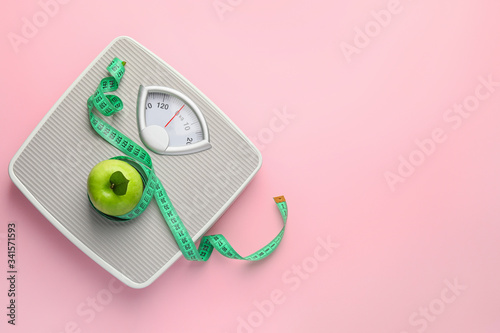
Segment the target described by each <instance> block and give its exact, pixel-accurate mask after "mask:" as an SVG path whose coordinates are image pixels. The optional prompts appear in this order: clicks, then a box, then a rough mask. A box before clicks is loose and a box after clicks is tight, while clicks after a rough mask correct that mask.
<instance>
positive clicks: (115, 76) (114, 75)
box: [87, 58, 288, 261]
mask: <svg viewBox="0 0 500 333" xmlns="http://www.w3.org/2000/svg"><path fill="white" fill-rule="evenodd" d="M124 65H125V62H122V61H121V60H120V59H118V58H115V59H113V61H112V62H111V64H110V65H109V66H108V67H107V70H108V72H109V73H110V74H111V76H110V77H106V78H104V79H102V80H101V82H100V83H99V86H98V87H97V89H96V91H95V93H94V94H92V95H91V96H90V97H89V99H88V100H87V108H88V111H89V120H90V124H91V126H92V128H93V129H94V130H95V131H96V132H97V133H98V134H99V135H100V136H101V137H103V138H104V139H105V140H106V141H107V142H109V143H110V144H111V145H113V146H114V147H116V148H118V149H119V150H120V151H121V152H122V153H124V154H125V155H127V156H128V157H127V156H117V157H113V158H112V159H118V160H123V161H126V162H128V163H129V164H131V165H132V166H134V167H135V168H136V169H137V171H139V173H140V175H141V177H142V180H143V183H144V191H143V193H142V197H141V200H140V201H139V203H138V204H137V205H136V207H135V208H134V209H132V210H131V211H130V212H129V213H127V214H125V215H121V216H109V215H106V214H104V213H102V212H100V211H99V210H97V209H96V211H97V212H99V214H101V215H102V216H104V217H106V218H108V219H112V220H115V221H128V220H131V219H134V218H136V217H137V216H139V215H141V214H142V213H143V212H144V211H145V210H146V208H147V207H148V205H149V204H150V202H151V200H152V199H153V198H155V200H156V203H157V204H158V207H159V208H160V211H161V214H162V215H163V218H164V219H165V222H166V223H167V225H168V227H169V228H170V231H171V232H172V235H173V236H174V238H175V241H176V243H177V245H178V246H179V248H180V250H181V252H182V254H183V255H184V257H185V258H186V259H188V260H194V261H207V260H208V258H210V255H211V254H212V252H213V249H214V248H215V249H216V250H217V251H219V252H220V253H221V254H222V255H223V256H225V257H228V258H233V259H240V260H250V261H257V260H261V259H264V258H265V257H267V256H268V255H270V254H271V253H272V252H273V251H274V250H275V249H276V248H277V247H278V245H279V243H280V242H281V239H282V238H283V234H284V233H285V226H286V221H287V218H288V207H287V204H286V201H285V197H283V196H279V197H275V198H274V201H275V203H276V205H277V206H278V209H279V211H280V213H281V217H282V218H283V228H282V229H281V231H280V232H279V233H278V235H277V236H276V237H274V239H273V240H272V241H271V242H269V244H267V245H266V246H264V247H263V248H261V249H260V250H258V251H256V252H254V253H253V254H250V255H248V256H246V257H242V256H241V255H239V254H238V252H236V251H235V250H234V248H233V247H232V246H231V245H230V244H229V242H228V241H227V239H226V238H225V237H224V236H223V235H220V234H219V235H211V236H204V237H203V238H202V239H201V241H200V246H199V247H198V249H197V248H196V246H195V244H194V242H193V240H192V238H191V237H190V236H189V233H188V231H187V230H186V227H185V226H184V224H183V223H182V221H181V219H180V217H179V215H178V214H177V212H176V210H175V208H174V206H173V205H172V202H171V201H170V199H169V197H168V195H167V192H166V191H165V188H164V187H163V184H162V183H161V181H160V180H159V179H158V177H157V176H156V175H155V172H154V168H153V163H152V161H151V157H150V156H149V154H148V152H147V151H146V150H144V149H143V148H142V147H141V146H140V145H138V144H137V143H135V142H134V141H133V140H131V139H129V138H128V137H127V136H126V135H124V134H122V133H121V132H120V131H118V130H117V129H115V128H114V127H113V126H111V125H109V124H108V123H106V122H105V121H103V120H102V119H101V118H99V117H98V116H96V115H95V114H94V109H96V110H97V111H99V112H100V113H101V114H102V115H104V116H110V115H112V114H114V113H116V112H118V111H120V110H122V109H123V102H122V100H121V99H120V98H119V97H118V96H115V95H111V94H106V93H108V92H113V91H115V90H117V89H118V86H119V84H120V81H121V79H122V78H123V75H124V74H125V67H124ZM89 201H90V200H89ZM91 205H92V203H91ZM94 208H95V207H94Z"/></svg>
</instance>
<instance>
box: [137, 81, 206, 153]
mask: <svg viewBox="0 0 500 333" xmlns="http://www.w3.org/2000/svg"><path fill="white" fill-rule="evenodd" d="M137 123H138V126H139V134H140V137H141V140H142V142H143V143H144V145H145V146H146V147H148V148H149V149H150V150H152V151H153V152H155V153H158V154H164V155H183V154H191V153H197V152H199V151H202V150H205V149H209V148H210V147H211V144H210V142H209V136H208V127H207V124H206V122H205V118H204V117H203V114H202V113H201V111H200V110H199V109H198V107H197V106H196V104H194V102H193V101H191V99H189V98H188V97H187V96H186V95H184V94H182V93H181V92H179V91H177V90H174V89H171V88H167V87H160V86H148V87H144V86H142V85H141V86H140V88H139V96H138V98H137Z"/></svg>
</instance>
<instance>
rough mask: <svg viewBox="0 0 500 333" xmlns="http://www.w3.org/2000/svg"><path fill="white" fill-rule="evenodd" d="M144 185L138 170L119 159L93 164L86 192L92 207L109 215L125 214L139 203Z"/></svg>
mask: <svg viewBox="0 0 500 333" xmlns="http://www.w3.org/2000/svg"><path fill="white" fill-rule="evenodd" d="M143 190H144V185H143V184H142V178H141V175H140V174H139V172H138V171H137V170H136V169H135V168H134V167H133V166H131V165H130V164H128V163H127V162H124V161H120V160H105V161H102V162H100V163H98V164H96V165H95V166H94V168H92V170H91V171H90V174H89V177H88V179H87V192H88V195H89V198H90V201H91V202H92V204H93V205H94V207H95V208H96V209H97V210H99V211H101V212H103V213H104V214H107V215H111V216H120V215H124V214H127V213H128V212H130V211H131V210H132V209H134V207H135V206H136V205H137V204H138V203H139V201H140V200H141V197H142V192H143Z"/></svg>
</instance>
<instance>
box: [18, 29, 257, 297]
mask: <svg viewBox="0 0 500 333" xmlns="http://www.w3.org/2000/svg"><path fill="white" fill-rule="evenodd" d="M115 57H117V58H119V59H121V60H123V61H124V62H126V74H125V75H124V77H123V79H122V80H121V83H120V87H119V89H118V90H117V91H115V92H114V95H116V96H118V97H119V98H120V99H121V100H122V101H123V105H124V108H123V110H121V111H120V112H119V113H117V114H114V115H112V116H110V117H106V121H107V122H108V123H109V124H110V125H112V126H113V127H114V128H116V129H118V130H119V131H120V132H121V133H123V134H125V135H126V136H128V137H129V138H130V139H132V140H133V141H135V142H136V143H139V144H141V145H142V146H143V147H144V148H145V149H146V150H147V151H148V152H149V155H150V156H151V159H152V162H153V164H154V168H155V173H156V176H157V177H158V178H159V179H160V180H161V182H162V183H163V185H164V187H165V190H166V192H167V193H168V196H169V197H170V200H171V202H172V204H173V205H174V207H175V209H176V210H177V213H178V214H179V217H180V218H181V220H182V221H183V223H184V225H185V227H186V229H187V231H188V232H189V234H190V235H191V236H192V238H193V240H194V241H197V240H199V239H200V238H201V237H202V236H203V235H204V234H205V233H206V232H207V230H208V229H209V228H210V227H211V226H212V225H213V224H214V223H215V222H216V221H217V219H218V218H219V217H221V215H222V214H223V213H224V211H225V210H226V209H228V207H229V206H230V205H231V204H232V203H233V202H234V200H235V199H236V198H237V197H238V195H239V194H240V193H241V192H242V191H243V189H244V188H245V187H246V185H247V184H248V183H249V182H250V180H251V179H252V178H253V177H254V176H255V174H256V173H257V171H258V170H259V168H260V167H261V164H262V157H261V154H260V152H259V150H258V149H257V148H256V147H255V146H254V145H253V144H252V143H251V141H250V140H249V139H248V138H247V137H246V136H245V135H244V134H243V133H242V131H241V130H240V129H238V127H237V126H236V125H235V124H234V123H233V122H232V121H231V120H230V119H229V118H228V117H227V116H226V115H225V114H224V113H223V112H222V111H221V110H220V109H219V108H218V107H217V106H216V105H215V104H214V103H213V102H211V101H210V100H209V99H208V98H207V97H206V96H205V95H204V94H203V93H202V92H200V91H199V90H198V89H197V88H196V87H195V86H193V85H192V84H191V83H190V82H189V81H188V80H187V79H186V78H184V77H183V76H182V75H180V74H179V73H178V72H177V71H175V70H174V69H173V68H172V67H171V66H169V65H168V64H167V63H166V62H165V61H163V60H162V59H160V58H159V57H158V56H156V55H154V54H153V53H152V52H150V51H149V50H147V49H146V48H145V47H144V46H142V45H140V44H139V43H138V42H136V41H135V40H133V39H131V38H129V37H119V38H117V39H115V40H113V41H112V42H111V43H110V44H109V45H108V46H107V47H106V48H105V49H104V50H103V51H102V52H101V54H99V55H98V56H97V58H96V59H95V60H94V61H92V63H91V64H90V65H89V66H88V67H87V68H86V69H85V70H84V71H83V73H82V74H81V75H80V76H79V77H78V78H77V79H76V80H75V81H74V82H73V84H72V85H71V86H70V87H69V88H68V89H67V91H66V92H65V93H64V94H63V95H62V97H61V98H60V99H59V100H58V101H57V102H56V103H55V105H54V106H53V107H52V108H51V109H50V110H49V111H48V113H47V114H46V116H45V117H44V118H43V119H42V120H41V122H40V123H39V124H38V126H37V127H36V128H35V130H34V131H33V132H32V133H31V134H30V136H29V137H28V139H27V140H26V141H25V142H24V143H23V145H22V146H21V148H20V149H19V151H18V152H17V153H16V154H15V156H14V157H13V159H12V160H11V163H10V165H9V174H10V177H11V179H12V181H13V182H14V183H15V185H16V186H17V187H18V188H19V189H20V190H21V192H22V193H23V194H24V195H25V196H26V197H27V198H28V199H29V200H30V201H31V202H32V203H33V205H34V206H35V207H36V208H37V209H38V210H39V211H40V212H41V213H42V214H43V215H44V216H45V217H46V218H47V219H48V220H49V221H50V222H51V223H52V224H53V225H54V226H55V227H56V228H57V229H58V230H59V231H60V232H61V233H62V234H64V235H65V236H66V237H67V238H68V239H69V240H70V241H71V242H73V243H74V244H75V245H76V246H77V247H78V248H79V249H81V250H82V251H83V252H84V253H86V254H87V255H88V256H89V257H90V258H92V259H93V260H94V261H95V262H97V263H98V264H99V265H101V266H102V267H103V268H104V269H106V270H107V271H108V272H110V273H111V274H112V275H114V276H115V277H116V278H117V279H119V280H120V281H122V282H123V283H125V284H126V285H128V286H130V287H133V288H143V287H146V286H148V285H149V284H151V283H152V282H153V281H154V280H155V279H157V278H158V277H159V276H160V275H161V274H162V273H163V272H165V270H166V269H167V268H168V267H170V266H171V265H172V264H173V263H174V262H175V261H176V260H177V259H178V258H179V257H181V252H180V250H179V247H178V245H177V244H176V242H175V240H174V238H173V236H172V234H171V232H170V230H169V228H168V227H167V225H166V223H165V220H164V219H163V217H162V215H161V213H160V210H159V209H158V207H157V206H156V205H150V206H149V207H148V208H147V209H146V210H145V211H144V213H143V214H141V215H140V216H139V217H137V218H135V219H133V220H130V221H111V220H109V219H107V218H105V217H103V216H102V215H101V214H99V213H98V212H97V211H96V210H94V209H93V208H92V207H91V205H90V204H89V201H88V198H87V177H88V175H89V172H90V170H91V169H92V168H93V167H94V166H95V165H96V164H97V163H99V162H101V161H103V160H106V159H109V158H112V157H114V156H117V155H121V154H120V152H119V151H118V150H117V149H116V148H114V147H113V146H111V145H110V144H108V143H107V142H106V141H104V140H103V139H102V138H101V137H100V136H99V135H98V134H97V133H96V132H95V131H94V130H93V129H92V127H91V126H90V125H89V118H88V117H89V115H88V111H87V105H86V102H87V99H88V98H89V96H91V95H92V94H93V93H94V92H95V90H96V86H97V85H98V84H99V82H100V80H101V79H102V78H103V77H107V76H109V73H108V72H107V70H106V67H107V66H108V64H109V63H110V62H111V61H112V60H113V59H114V58H115ZM160 130H161V131H160ZM162 131H163V132H162ZM160 132H161V133H160Z"/></svg>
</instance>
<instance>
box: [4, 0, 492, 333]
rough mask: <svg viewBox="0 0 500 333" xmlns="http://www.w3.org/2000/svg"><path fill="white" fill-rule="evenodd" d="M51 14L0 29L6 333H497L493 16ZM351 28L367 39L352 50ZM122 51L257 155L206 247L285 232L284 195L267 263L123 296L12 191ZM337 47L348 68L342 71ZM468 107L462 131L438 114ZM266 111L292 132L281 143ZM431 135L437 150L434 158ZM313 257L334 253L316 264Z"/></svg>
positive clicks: (246, 5)
mask: <svg viewBox="0 0 500 333" xmlns="http://www.w3.org/2000/svg"><path fill="white" fill-rule="evenodd" d="M44 1H45V0H42V2H41V3H42V4H43V3H45V2H44ZM47 1H48V2H51V1H49V0H47ZM61 1H62V0H61ZM66 2H67V4H64V5H63V4H60V5H58V8H56V7H54V6H52V7H49V11H52V14H53V16H52V17H49V18H48V19H46V18H47V17H48V16H43V14H40V13H42V10H43V9H42V6H41V5H40V4H39V3H38V2H37V1H35V0H29V1H26V0H23V1H17V0H16V1H14V0H4V1H3V7H4V8H3V10H2V11H1V12H0V13H1V14H0V22H1V23H0V27H1V28H0V35H1V36H2V38H1V39H0V40H1V42H0V43H1V50H2V53H1V62H0V73H1V76H0V91H1V101H2V104H3V105H2V111H1V112H0V119H1V122H0V123H1V131H0V133H1V134H0V135H1V142H2V144H1V146H2V154H1V160H0V163H1V165H0V168H1V169H2V170H3V173H2V176H1V177H0V185H1V186H0V188H1V190H0V205H1V206H0V207H1V211H0V214H1V217H0V272H2V273H1V274H0V275H1V276H4V275H6V271H7V266H6V264H7V251H6V237H5V236H6V231H7V223H9V222H10V221H13V222H15V223H16V225H17V236H18V240H17V248H18V249H17V253H18V269H19V274H18V281H17V291H18V297H17V305H18V308H17V315H18V318H17V325H16V326H15V327H12V326H10V325H7V323H6V321H7V317H6V316H5V313H6V312H7V311H6V309H5V307H6V306H7V302H8V298H7V289H8V286H7V281H6V279H5V278H1V279H0V280H1V281H2V282H0V295H1V296H0V304H1V306H0V308H1V309H3V310H1V311H0V318H2V319H1V322H0V330H1V331H2V332H3V331H5V330H7V331H9V332H10V331H12V332H53V333H60V332H167V331H168V332H223V333H226V332H245V333H248V332H342V333H351V332H352V333H357V332H384V333H403V332H406V333H413V332H457V333H462V332H474V333H498V332H499V331H500V283H499V281H500V245H499V244H500V242H499V236H500V227H499V226H498V223H499V222H498V221H499V218H500V210H499V208H498V207H499V205H498V204H497V200H498V198H499V197H500V177H499V175H498V170H499V169H500V159H499V158H498V156H499V148H500V131H499V129H498V124H499V122H500V112H499V109H500V87H499V86H496V87H495V86H493V87H490V89H491V91H488V89H487V87H485V86H480V85H481V81H480V79H479V77H481V76H482V77H484V78H488V76H490V75H491V76H492V80H493V81H495V82H497V81H500V69H499V66H498V64H499V59H500V45H499V42H500V40H499V39H498V36H499V33H500V20H499V16H498V15H499V13H500V2H498V1H493V0H457V1H451V0H446V1H430V0H420V1H410V0H401V1H400V3H399V5H397V4H395V3H393V1H391V0H355V1H322V2H321V4H320V2H319V1H318V2H314V1H298V0H293V1H291V0H288V1H284V0H279V1H242V0H241V1H239V0H231V1H230V0H220V1H213V0H201V1H200V0H189V1H175V2H174V1H150V2H147V3H146V1H144V2H143V3H144V4H142V5H139V4H138V3H139V2H135V1H134V2H132V1H94V0H92V1H91V0H87V1H82V0H69V1H68V0H66ZM214 3H215V4H225V5H226V9H227V11H225V12H224V13H220V12H218V10H217V9H215V7H214ZM386 8H390V9H391V10H393V14H391V17H390V19H389V18H388V16H387V15H385V16H384V13H385V14H387V13H388V12H387V11H382V12H380V11H381V10H385V9H386ZM372 11H375V12H376V13H379V14H378V17H379V20H381V22H382V23H383V25H384V26H381V24H379V23H375V22H376V21H375V18H374V17H375V16H377V14H375V15H374V14H372ZM380 13H382V14H380ZM34 16H35V19H38V20H40V21H38V23H39V25H41V27H39V28H38V31H36V32H34V33H33V31H32V35H31V36H29V38H26V40H25V41H26V43H24V44H21V45H18V46H17V52H16V48H15V47H13V46H12V44H11V43H10V41H9V37H8V36H9V33H14V34H17V35H19V36H21V37H22V38H24V37H23V35H22V26H23V24H25V23H24V22H26V21H23V18H25V19H26V20H27V21H29V22H33V20H34V18H33V17H34ZM44 19H46V20H45V21H44ZM358 28H359V29H361V30H364V29H365V28H367V29H372V30H369V34H370V36H365V37H359V36H358V38H357V39H356V40H355V36H356V31H359V30H358ZM121 35H128V36H130V37H132V38H134V39H136V40H137V41H138V42H139V43H142V44H143V45H144V46H146V47H147V48H149V49H150V50H151V51H153V52H154V53H156V54H157V55H158V56H159V57H161V58H162V59H164V60H165V61H166V62H168V63H169V64H170V65H172V66H173V67H174V68H175V69H177V70H178V71H179V72H180V73H182V74H183V75H184V76H185V77H186V78H187V79H188V80H190V81H191V82H192V83H193V84H195V85H196V86H197V87H198V88H199V89H200V90H201V91H203V92H204V93H205V94H206V95H207V96H208V97H209V98H210V99H212V100H213V101H214V102H215V103H216V104H217V105H218V106H219V107H220V108H221V109H222V110H223V111H224V112H225V113H226V114H227V115H228V116H229V117H230V118H231V119H232V120H233V121H234V122H235V123H236V124H237V125H238V126H239V127H240V128H241V130H242V131H243V132H244V133H245V134H246V135H247V136H249V137H250V138H252V140H253V141H254V142H255V143H256V144H259V147H260V149H261V151H262V155H263V160H264V163H263V167H262V169H261V170H260V171H259V173H258V174H257V176H256V178H255V179H254V180H253V181H252V183H251V184H250V185H249V186H248V188H247V189H246V190H245V192H244V193H243V194H242V195H241V197H240V198H239V199H238V200H237V201H236V202H235V204H234V205H233V206H232V207H231V208H230V209H229V210H228V211H227V213H226V214H225V215H224V216H223V217H222V218H221V219H220V220H219V221H218V222H217V224H216V225H215V226H214V227H213V228H212V229H211V230H210V232H209V233H210V234H212V233H222V234H224V235H226V237H227V238H228V239H229V240H230V242H231V243H232V244H233V245H234V246H235V248H236V249H237V250H238V251H239V252H240V253H242V254H248V253H251V252H253V251H254V250H255V249H257V248H258V247H260V246H263V245H264V244H266V243H267V242H268V241H269V240H270V239H271V238H272V237H274V235H275V234H276V233H277V232H278V231H279V230H280V219H279V218H278V212H277V209H276V208H275V205H274V203H273V201H272V199H271V198H272V196H275V195H280V194H284V195H285V196H286V198H287V201H288V205H289V209H290V218H289V224H288V228H287V230H286V233H285V238H284V240H283V242H282V244H281V246H280V248H279V249H278V250H277V251H276V253H274V254H273V255H272V256H271V257H270V258H268V259H267V260H265V261H263V262H260V263H255V264H249V263H243V262H235V261H230V260H227V259H225V258H222V257H221V256H220V255H218V254H214V255H213V257H212V258H211V259H210V260H209V262H207V263H191V262H187V261H186V260H184V259H180V260H178V261H177V262H176V263H175V264H174V265H173V266H172V267H171V268H170V269H168V270H167V271H166V272H165V273H164V274H163V275H162V276H161V277H160V278H158V279H157V280H156V281H155V282H154V283H153V284H152V285H151V286H149V287H147V288H146V289H142V290H134V289H130V288H128V287H126V286H123V285H122V284H121V283H116V284H115V279H114V278H113V277H112V276H111V275H110V274H109V273H107V272H106V271H105V270H104V269H102V268H101V267H100V266H99V265H97V264H96V263H94V262H93V261H92V260H91V259H90V258H88V257H87V256H86V255H85V254H83V253H82V252H81V251H80V250H78V249H77V248H76V247H75V246H74V245H73V244H72V243H71V242H70V241H68V240H67V239H66V238H65V237H64V236H63V235H62V234H60V233H59V232H58V231H57V230H56V229H55V228H54V227H53V226H52V225H51V224H50V223H49V222H48V221H47V220H46V219H45V218H44V217H43V216H42V215H41V214H40V213H39V212H38V211H37V210H36V209H35V208H34V207H33V206H32V205H31V203H30V202H29V201H28V200H27V199H26V198H25V197H24V196H23V195H22V194H21V192H20V191H19V190H18V189H17V188H16V187H15V186H14V185H13V184H12V182H11V181H10V179H9V176H8V173H7V167H8V163H9V161H10V159H11V158H12V157H13V155H14V154H15V152H16V151H17V150H18V149H19V147H20V146H21V144H22V143H23V142H24V140H25V139H26V138H27V137H28V135H29V134H30V133H31V131H32V130H33V129H34V127H35V126H36V125H37V124H38V122H39V121H40V120H41V119H42V117H43V116H44V115H45V114H46V112H47V111H48V110H49V109H50V108H51V106H52V105H53V104H54V103H55V102H56V101H57V99H58V98H59V97H60V96H61V95H62V94H63V92H64V91H65V90H66V89H67V88H68V86H69V85H70V84H71V83H72V82H73V81H74V80H75V79H76V78H77V76H78V75H79V74H80V73H81V72H82V71H83V70H84V69H85V68H86V67H87V65H88V64H89V63H90V62H91V61H92V60H93V59H94V58H95V57H96V56H97V55H98V54H99V52H100V51H101V50H102V49H103V48H104V47H105V46H106V45H108V44H109V43H110V42H111V40H113V39H114V38H115V37H117V36H121ZM11 36H12V35H11ZM355 42H357V44H355ZM347 44H349V45H351V46H350V47H351V51H352V50H353V48H354V47H356V45H358V46H359V47H358V48H357V50H356V52H357V53H353V54H351V55H350V56H349V57H346V56H345V54H344V53H343V52H342V51H341V47H344V48H346V47H347V46H346V45H347ZM348 58H349V59H348ZM478 87H479V88H478ZM476 90H477V91H476ZM477 94H479V95H477ZM476 95H477V96H480V97H481V98H482V100H481V101H479V104H478V105H474V103H475V102H477V101H478V99H477V98H476V97H475V96H476ZM486 95H487V96H486ZM465 102H466V103H469V106H468V107H469V108H470V109H474V110H473V111H471V112H470V113H463V114H464V115H465V117H463V116H458V114H453V115H452V114H451V113H450V112H453V111H448V110H449V108H452V107H453V105H454V104H460V103H465ZM276 110H281V112H283V110H286V112H287V113H288V114H290V119H288V121H287V123H286V124H284V123H282V124H284V125H283V126H280V127H279V128H277V127H276V126H273V125H272V124H275V120H273V119H274V118H275V117H276V115H275V114H276V112H277V111H276ZM467 112H468V111H467ZM452 116H453V118H450V117H452ZM292 117H293V119H292ZM457 117H461V118H457ZM457 119H462V120H461V123H460V125H459V123H458V121H459V120H457ZM452 120H453V121H452ZM273 128H274V130H273ZM436 130H437V131H438V132H439V131H440V133H441V141H442V142H441V143H433V144H430V143H429V138H432V133H433V131H436ZM418 140H420V141H419V142H424V143H425V144H426V145H427V146H424V148H419V147H418V145H417V144H416V141H418ZM433 146H434V147H433ZM422 150H426V151H427V153H428V155H424V152H421V151H422ZM400 156H401V157H400ZM400 158H401V159H405V160H407V161H408V160H409V159H410V158H411V159H412V161H413V162H414V163H416V164H419V165H418V166H417V167H415V169H414V170H411V169H409V170H408V165H406V167H407V169H404V167H401V172H402V174H404V176H401V175H399V176H398V177H401V178H400V180H402V179H404V180H405V181H404V182H398V183H396V184H393V187H392V189H391V186H389V184H388V182H387V181H386V178H385V177H386V175H387V173H388V172H391V173H393V176H396V175H397V174H398V166H399V165H400V163H402V162H400V161H401V160H400ZM405 163H410V162H405ZM405 172H406V173H405ZM257 210H258V211H259V215H256V214H254V213H255V212H256V211H257ZM328 237H330V239H331V241H332V242H334V243H335V244H336V245H335V247H332V249H331V253H328V252H326V250H324V249H323V248H320V247H319V246H320V244H321V241H320V240H323V241H325V240H327V239H328ZM454 284H455V285H457V284H458V285H459V286H458V287H457V286H455V287H453V285H454ZM450 285H451V287H450ZM457 288H458V289H457ZM93 300H94V301H95V307H94V308H93V307H92V305H91V304H92V302H93ZM273 301H275V302H276V304H275V303H272V302H273Z"/></svg>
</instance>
